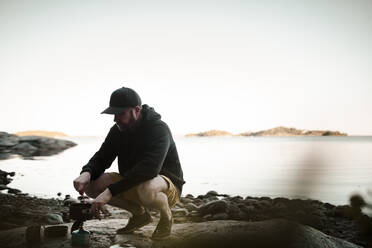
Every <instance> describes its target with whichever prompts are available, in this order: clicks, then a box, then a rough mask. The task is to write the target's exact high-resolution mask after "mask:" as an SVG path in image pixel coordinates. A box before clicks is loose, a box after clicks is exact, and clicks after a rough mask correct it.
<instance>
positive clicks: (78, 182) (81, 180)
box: [74, 172, 90, 195]
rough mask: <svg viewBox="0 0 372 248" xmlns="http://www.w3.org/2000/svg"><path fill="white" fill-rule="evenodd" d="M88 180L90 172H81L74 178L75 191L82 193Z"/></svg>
mask: <svg viewBox="0 0 372 248" xmlns="http://www.w3.org/2000/svg"><path fill="white" fill-rule="evenodd" d="M89 182H90V173H89V172H83V173H81V174H80V176H78V177H77V178H76V179H75V180H74V187H75V189H76V191H77V192H79V193H80V195H83V194H84V192H85V188H86V187H87V185H88V184H89Z"/></svg>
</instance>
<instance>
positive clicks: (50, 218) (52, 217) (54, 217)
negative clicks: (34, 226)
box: [43, 214, 63, 225]
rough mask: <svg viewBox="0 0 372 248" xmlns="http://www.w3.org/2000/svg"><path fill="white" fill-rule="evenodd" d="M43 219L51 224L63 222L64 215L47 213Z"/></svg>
mask: <svg viewBox="0 0 372 248" xmlns="http://www.w3.org/2000/svg"><path fill="white" fill-rule="evenodd" d="M43 221H44V222H45V223H46V224H49V225H57V224H63V219H62V216H61V215H59V214H47V215H44V217H43Z"/></svg>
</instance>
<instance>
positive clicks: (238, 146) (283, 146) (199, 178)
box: [0, 137, 372, 204]
mask: <svg viewBox="0 0 372 248" xmlns="http://www.w3.org/2000/svg"><path fill="white" fill-rule="evenodd" d="M69 139H70V140H73V141H75V142H76V143H78V144H79V145H78V146H76V147H74V148H72V149H69V150H66V151H65V152H63V153H61V154H59V155H56V156H52V157H38V158H37V159H36V160H22V159H19V158H13V159H10V160H5V161H0V169H2V170H5V171H15V172H16V176H15V177H14V181H13V182H12V183H11V184H10V186H11V187H14V188H19V189H21V190H22V191H23V192H26V193H31V194H34V195H37V196H42V197H56V194H57V192H62V193H63V194H72V195H73V196H77V193H76V192H75V191H74V189H73V186H72V180H73V179H74V178H75V177H77V176H78V175H79V172H80V169H81V167H82V166H83V165H85V164H86V163H87V161H88V160H89V158H90V157H91V156H92V155H93V154H94V152H95V151H96V150H97V149H98V148H99V146H100V144H101V142H102V141H103V137H72V138H69ZM176 143H177V147H178V150H179V155H180V159H181V163H182V166H183V170H184V176H185V180H186V184H185V186H184V190H183V193H184V194H187V193H191V194H194V195H195V196H196V195H198V194H205V193H206V192H207V191H209V190H216V191H217V192H219V193H227V194H231V195H241V196H248V195H250V196H270V197H278V196H284V197H291V198H294V197H299V198H312V199H318V200H321V201H325V202H330V203H333V204H346V203H347V202H348V197H349V196H350V194H351V193H354V192H359V193H362V194H363V195H366V196H367V197H369V198H370V199H372V193H368V190H371V191H372V177H371V175H372V137H285V138H284V137H275V138H272V137H270V138H267V137H256V138H247V137H210V138H183V137H181V138H176ZM116 167H117V163H116V161H115V162H114V163H113V165H112V166H111V168H110V169H109V170H110V171H117V168H116Z"/></svg>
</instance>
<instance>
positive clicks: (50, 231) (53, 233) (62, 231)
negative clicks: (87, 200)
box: [44, 225, 68, 238]
mask: <svg viewBox="0 0 372 248" xmlns="http://www.w3.org/2000/svg"><path fill="white" fill-rule="evenodd" d="M67 230H68V226H65V225H62V226H48V227H46V228H45V229H44V235H45V237H48V238H57V237H63V236H66V234H67Z"/></svg>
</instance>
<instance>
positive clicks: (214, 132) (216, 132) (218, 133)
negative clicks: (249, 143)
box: [185, 130, 233, 137]
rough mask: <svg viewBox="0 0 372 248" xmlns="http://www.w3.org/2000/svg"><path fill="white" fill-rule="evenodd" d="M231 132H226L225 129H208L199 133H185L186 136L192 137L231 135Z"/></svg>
mask: <svg viewBox="0 0 372 248" xmlns="http://www.w3.org/2000/svg"><path fill="white" fill-rule="evenodd" d="M232 135H233V134H232V133H229V132H226V131H220V130H210V131H206V132H201V133H190V134H186V135H185V136H186V137H192V136H198V137H209V136H232Z"/></svg>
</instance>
